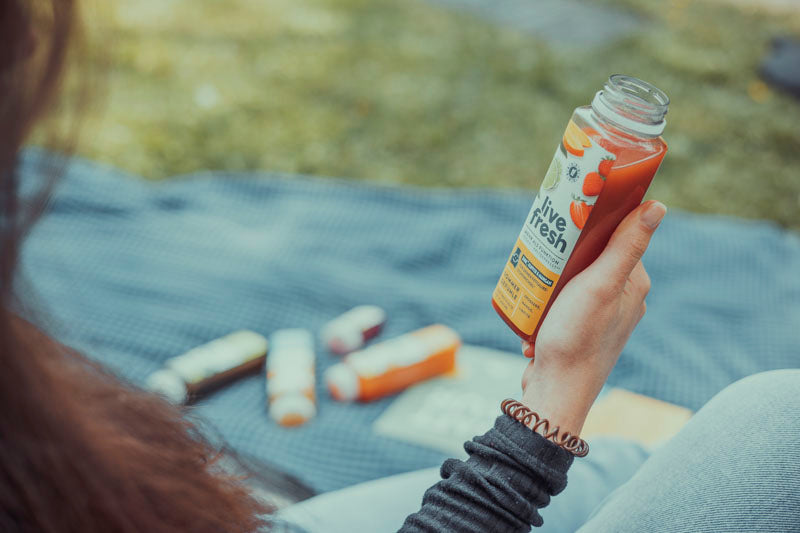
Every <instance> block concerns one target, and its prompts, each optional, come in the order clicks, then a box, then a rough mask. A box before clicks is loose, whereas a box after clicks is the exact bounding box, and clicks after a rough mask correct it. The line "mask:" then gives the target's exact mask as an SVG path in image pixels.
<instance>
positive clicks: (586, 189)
mask: <svg viewBox="0 0 800 533" xmlns="http://www.w3.org/2000/svg"><path fill="white" fill-rule="evenodd" d="M600 165H601V166H602V163H601V164H600ZM605 180H606V179H605V178H604V177H603V176H601V175H600V174H598V173H597V172H589V173H588V174H586V177H585V178H583V189H582V191H583V194H584V195H586V196H597V195H598V194H600V191H602V190H603V185H605V183H606V181H605Z"/></svg>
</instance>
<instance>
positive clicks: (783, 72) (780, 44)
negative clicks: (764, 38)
mask: <svg viewBox="0 0 800 533" xmlns="http://www.w3.org/2000/svg"><path fill="white" fill-rule="evenodd" d="M761 76H762V77H763V78H764V79H765V80H766V81H767V82H768V83H769V84H771V85H773V86H774V87H776V88H778V89H781V90H784V91H786V92H788V93H790V94H792V95H793V96H795V97H797V98H800V41H798V40H797V39H793V38H791V37H776V38H775V39H773V40H772V50H771V51H770V53H769V55H768V56H767V57H766V58H765V59H764V61H762V63H761Z"/></svg>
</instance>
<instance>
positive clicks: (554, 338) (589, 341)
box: [522, 201, 667, 435]
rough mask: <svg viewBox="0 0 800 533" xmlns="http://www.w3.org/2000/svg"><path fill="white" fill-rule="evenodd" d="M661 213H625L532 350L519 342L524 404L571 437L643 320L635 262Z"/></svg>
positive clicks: (643, 281) (645, 281)
mask: <svg viewBox="0 0 800 533" xmlns="http://www.w3.org/2000/svg"><path fill="white" fill-rule="evenodd" d="M666 211H667V209H666V207H665V206H664V205H663V204H661V203H659V202H656V201H649V202H646V203H644V204H642V205H641V206H639V207H638V208H636V209H635V210H634V211H633V212H631V213H630V214H629V215H628V216H627V217H626V218H625V219H624V220H623V221H622V223H621V224H620V225H619V227H618V228H617V229H616V231H615V232H614V234H613V235H612V237H611V239H610V240H609V242H608V245H607V246H606V248H605V250H603V253H602V254H600V257H598V258H597V260H596V261H595V262H594V263H592V264H591V265H589V266H588V267H587V268H586V269H585V270H584V271H583V272H581V273H580V274H578V275H577V276H575V277H574V278H572V279H571V280H570V281H569V283H567V284H566V285H565V286H564V289H563V290H562V291H561V293H560V294H559V295H558V298H557V299H556V301H555V302H554V303H553V305H552V307H551V308H550V311H549V312H548V314H547V316H546V317H545V319H544V322H543V323H542V327H541V328H540V329H539V334H538V336H537V337H536V342H535V346H531V345H529V344H528V343H526V342H523V352H524V353H525V355H526V356H528V357H533V358H534V359H533V361H531V363H530V364H529V365H528V367H527V368H526V370H525V373H524V375H523V377H522V390H523V396H522V402H523V403H524V404H525V405H527V406H528V407H529V408H531V409H533V410H534V411H536V412H537V413H539V415H541V416H543V417H544V418H547V419H548V420H550V422H551V424H554V425H558V426H560V427H561V429H562V430H564V431H568V432H570V433H572V434H573V435H578V434H580V431H581V428H583V423H584V421H585V419H586V415H587V414H588V412H589V408H590V407H591V406H592V403H594V400H595V398H597V395H598V394H599V393H600V389H601V388H602V387H603V384H604V383H605V382H606V379H607V378H608V375H609V374H610V373H611V369H612V368H614V365H615V364H616V362H617V359H618V358H619V354H620V353H621V352H622V348H623V347H624V346H625V343H626V342H627V341H628V337H630V335H631V332H633V328H635V327H636V324H638V322H639V320H641V318H642V316H643V315H644V312H645V308H646V305H645V301H644V299H645V296H647V292H648V291H649V290H650V278H649V277H648V276H647V272H645V270H644V266H643V265H642V262H641V258H642V255H643V254H644V252H645V250H646V249H647V245H648V244H649V243H650V237H651V236H652V235H653V232H654V231H655V230H656V228H657V227H658V224H659V223H660V222H661V220H662V219H663V218H664V214H665V213H666ZM534 354H535V357H534Z"/></svg>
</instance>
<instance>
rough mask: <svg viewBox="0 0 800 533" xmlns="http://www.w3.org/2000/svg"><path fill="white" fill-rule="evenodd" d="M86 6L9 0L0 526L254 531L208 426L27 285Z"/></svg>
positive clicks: (255, 511)
mask: <svg viewBox="0 0 800 533" xmlns="http://www.w3.org/2000/svg"><path fill="white" fill-rule="evenodd" d="M73 4H74V2H73V0H39V1H35V0H5V1H3V2H0V35H2V36H3V43H2V46H0V202H1V203H2V213H1V214H0V245H1V246H2V249H0V298H1V299H2V305H0V531H36V532H66V531H75V532H81V533H93V532H98V533H99V532H103V533H106V532H116V531H120V532H167V531H175V532H177V531H181V532H183V531H192V532H205V531H207V532H220V531H237V532H238V531H253V530H255V529H257V528H259V527H261V526H263V523H262V520H263V513H266V512H268V511H269V509H267V508H266V507H265V506H264V505H263V504H262V503H260V502H259V501H257V500H255V499H253V497H252V496H251V495H250V493H249V492H248V490H247V489H245V488H244V486H243V485H242V484H241V482H240V480H239V479H237V478H235V477H234V476H233V475H231V474H228V473H227V471H226V470H225V469H223V468H222V467H221V466H219V463H217V462H216V461H215V458H216V457H218V454H219V451H218V450H216V449H215V448H214V447H213V446H211V445H210V444H209V443H208V442H207V441H206V440H205V439H204V438H203V437H202V436H201V434H200V432H199V430H198V429H197V427H196V426H195V425H194V424H192V423H191V422H190V421H188V420H187V418H186V417H184V416H182V413H181V412H180V411H179V410H178V409H177V408H175V407H173V406H171V405H169V404H168V403H166V402H165V401H163V400H161V399H160V398H158V397H155V396H152V395H149V394H147V393H145V392H142V391H140V390H137V389H135V388H134V387H131V386H129V385H127V384H124V383H122V382H121V381H120V380H118V379H117V378H115V377H114V376H112V375H111V374H109V373H108V372H106V371H105V370H103V369H102V368H101V367H100V366H99V365H97V364H95V363H92V362H90V361H89V360H87V359H85V358H84V357H82V356H80V355H79V354H76V353H74V352H72V351H70V350H68V349H67V348H65V347H63V346H61V345H60V344H58V343H57V342H55V341H53V340H51V339H50V338H48V336H47V335H45V334H44V333H43V332H42V327H41V325H37V326H34V325H33V323H32V319H31V314H30V312H29V311H28V310H27V309H26V308H25V306H24V304H23V302H22V301H21V300H20V298H19V294H18V292H19V291H15V290H14V287H15V276H14V274H15V271H16V267H17V261H18V256H19V247H20V244H21V241H22V238H23V236H24V234H25V233H26V231H27V229H28V228H29V226H30V224H31V223H32V222H33V220H34V218H35V216H36V214H38V213H39V212H40V211H41V208H42V206H43V205H44V204H45V203H46V198H47V193H48V188H49V186H48V185H47V184H45V185H43V186H42V189H41V190H40V192H39V194H37V195H34V196H33V197H29V195H28V194H27V193H26V196H25V200H24V201H23V200H21V199H20V195H19V183H18V179H17V175H16V171H15V167H16V162H17V157H18V152H19V149H20V147H21V145H22V144H23V142H24V140H25V138H26V136H27V135H28V134H29V132H30V130H31V128H32V125H33V123H34V122H35V121H36V119H38V118H40V117H41V116H42V115H43V113H44V112H45V110H46V109H47V106H48V103H49V102H50V101H51V100H52V96H53V94H54V93H55V90H56V87H57V85H58V81H59V78H60V75H61V70H62V66H63V64H64V61H65V54H66V51H67V50H68V47H67V44H68V42H69V38H70V35H71V34H73V33H74V32H75V24H76V20H77V19H76V14H75V6H74V5H73Z"/></svg>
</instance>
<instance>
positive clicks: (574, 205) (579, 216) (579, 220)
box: [569, 200, 594, 229]
mask: <svg viewBox="0 0 800 533" xmlns="http://www.w3.org/2000/svg"><path fill="white" fill-rule="evenodd" d="M592 207H594V206H591V205H589V204H587V203H586V202H584V201H582V200H580V201H572V202H570V204H569V216H570V218H572V222H573V223H574V224H575V226H576V227H577V228H578V229H583V226H585V225H586V221H587V220H588V219H589V214H590V213H591V212H592Z"/></svg>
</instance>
